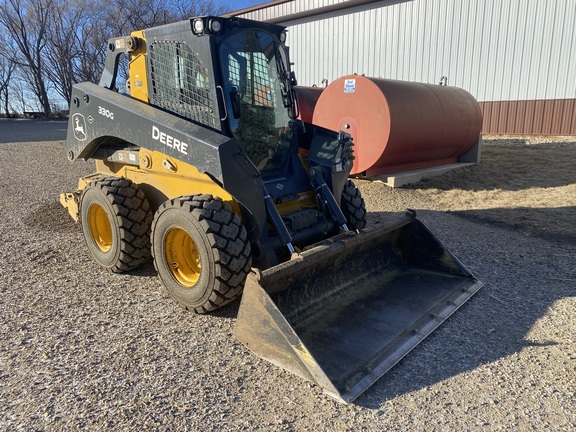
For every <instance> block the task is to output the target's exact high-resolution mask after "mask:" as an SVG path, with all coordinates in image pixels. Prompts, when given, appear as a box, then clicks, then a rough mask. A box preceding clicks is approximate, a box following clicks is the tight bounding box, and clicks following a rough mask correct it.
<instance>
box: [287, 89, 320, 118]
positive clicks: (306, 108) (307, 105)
mask: <svg viewBox="0 0 576 432" xmlns="http://www.w3.org/2000/svg"><path fill="white" fill-rule="evenodd" d="M294 90H296V96H297V97H298V108H299V109H300V113H299V116H298V118H299V119H300V120H303V121H305V122H306V123H312V118H313V116H314V108H315V107H316V103H317V102H318V99H319V98H320V95H321V94H322V92H323V91H324V87H304V86H296V87H294Z"/></svg>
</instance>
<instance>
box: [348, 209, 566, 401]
mask: <svg viewBox="0 0 576 432" xmlns="http://www.w3.org/2000/svg"><path fill="white" fill-rule="evenodd" d="M544 210H550V213H551V214H553V212H554V211H555V210H557V209H544ZM568 210H569V211H572V212H574V211H575V208H574V207H572V208H569V209H568ZM501 211H504V212H515V211H516V209H503V210H494V211H492V210H485V211H482V212H481V214H480V216H483V218H484V219H483V218H482V217H479V215H478V214H477V212H470V213H472V214H471V215H470V214H466V213H467V212H458V214H456V216H458V217H462V218H465V219H466V221H467V222H471V223H472V224H481V225H484V227H482V228H480V227H479V231H480V230H485V229H486V228H488V229H492V228H491V225H490V223H489V222H488V225H486V223H487V222H486V220H491V219H497V217H498V216H499V213H500V212H501ZM420 215H421V216H423V219H426V220H428V219H430V220H432V219H433V218H438V216H437V215H438V212H432V211H422V212H421V213H420ZM441 215H443V213H440V218H442V216H441ZM372 216H376V217H377V216H378V214H376V215H374V214H373V215H372ZM382 216H383V217H385V214H382ZM551 217H552V216H551ZM550 223H552V224H553V219H551V222H550ZM500 228H510V227H506V226H504V227H500V226H498V227H497V228H496V229H498V233H502V237H504V239H502V240H499V241H498V243H497V244H494V243H492V242H485V241H480V240H478V242H476V244H475V245H474V246H473V247H471V248H470V249H469V250H467V251H464V250H461V251H460V252H457V253H456V255H457V257H458V258H459V259H461V260H462V262H463V263H464V265H466V266H467V267H468V268H470V269H471V270H472V271H473V273H474V274H475V275H476V276H477V277H478V279H479V280H481V281H482V282H484V284H485V285H484V287H483V288H482V289H481V290H480V291H478V293H477V294H476V295H475V296H474V297H472V298H471V299H470V300H469V301H468V302H467V303H466V304H464V305H463V306H462V308H461V309H460V310H458V311H457V312H456V313H455V314H454V315H452V316H451V317H450V318H448V320H447V321H446V322H444V323H443V324H442V325H440V327H439V328H438V329H437V330H436V331H435V332H433V333H432V334H431V335H430V336H429V337H428V338H427V339H426V340H425V341H423V342H422V343H421V344H420V345H419V346H417V347H416V348H415V349H414V350H413V351H412V352H411V353H410V354H408V355H407V356H406V357H405V358H403V359H402V360H401V361H400V362H399V363H398V364H397V365H396V366H394V367H393V368H392V369H391V370H390V371H389V372H388V373H387V374H385V375H384V376H383V377H381V378H380V380H378V381H377V382H376V383H375V384H374V385H373V386H372V387H371V388H370V389H368V390H367V391H366V392H365V393H364V394H362V395H361V396H360V397H359V398H358V399H357V400H356V401H355V403H356V404H357V405H359V406H362V407H364V408H369V409H378V408H380V407H381V405H382V403H383V402H385V401H387V400H392V399H394V398H396V397H397V396H400V395H405V394H408V393H411V392H414V391H419V390H421V389H424V388H427V387H429V386H433V385H435V384H437V383H439V382H442V381H444V380H446V379H449V378H452V377H455V376H457V375H459V374H462V373H466V372H469V371H473V370H474V369H476V368H478V367H480V366H482V365H486V364H490V363H492V362H495V361H498V360H500V359H503V358H505V357H508V356H510V355H513V354H515V353H518V352H520V351H521V350H522V349H524V348H526V347H531V346H548V345H556V344H557V343H558V342H557V341H555V340H553V339H552V340H545V341H542V340H540V341H533V340H531V339H530V336H529V333H530V330H531V329H532V328H533V326H534V325H535V324H536V323H537V322H538V320H540V319H541V318H542V317H543V316H544V315H545V314H546V312H547V310H548V309H549V308H550V307H551V306H552V305H553V304H554V303H555V302H557V301H558V300H560V299H562V298H566V297H574V296H576V286H575V285H574V282H570V281H573V280H574V277H575V273H574V269H573V267H571V266H570V265H569V261H570V257H573V256H574V254H575V253H576V243H574V242H573V241H572V240H571V241H565V238H559V239H555V238H553V239H550V238H548V243H547V244H546V245H544V244H543V242H542V240H541V239H540V238H539V236H535V237H534V238H533V239H532V238H529V237H527V238H525V239H522V241H519V242H517V243H515V242H510V241H509V240H510V239H512V238H514V236H516V234H515V233H513V232H510V233H509V234H506V233H505V232H504V231H500ZM432 231H433V232H434V235H436V236H437V237H438V238H439V239H441V240H442V239H443V238H448V237H450V242H451V243H452V245H454V244H457V242H458V240H457V233H450V223H448V224H447V225H445V226H444V230H443V231H445V232H441V231H439V230H438V229H432ZM498 233H496V234H495V235H498ZM570 235H571V237H570V238H571V239H574V238H575V236H574V233H573V232H572V233H570ZM479 237H482V236H481V235H479ZM557 240H559V241H557ZM467 241H468V242H470V240H467ZM450 242H447V243H450ZM447 246H448V247H449V248H451V249H452V251H453V252H454V250H453V249H454V248H453V247H451V246H450V245H448V244H447ZM494 248H497V251H496V252H495V251H494ZM536 248H539V249H540V250H541V249H543V248H547V249H550V250H552V251H554V253H553V254H552V253H551V254H549V255H548V256H547V255H545V254H542V255H540V256H535V255H534V250H535V249H536Z"/></svg>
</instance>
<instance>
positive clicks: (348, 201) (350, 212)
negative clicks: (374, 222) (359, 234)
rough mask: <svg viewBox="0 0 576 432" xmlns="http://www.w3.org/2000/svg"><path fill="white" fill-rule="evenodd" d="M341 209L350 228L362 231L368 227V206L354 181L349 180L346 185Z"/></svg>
mask: <svg viewBox="0 0 576 432" xmlns="http://www.w3.org/2000/svg"><path fill="white" fill-rule="evenodd" d="M341 208H342V213H344V216H345V217H346V222H348V228H350V229H353V230H360V229H362V228H364V227H365V226H366V204H365V203H364V198H362V194H361V193H360V190H359V189H358V188H357V187H356V185H355V184H354V182H353V181H352V180H347V181H346V184H345V185H344V190H343V191H342V199H341Z"/></svg>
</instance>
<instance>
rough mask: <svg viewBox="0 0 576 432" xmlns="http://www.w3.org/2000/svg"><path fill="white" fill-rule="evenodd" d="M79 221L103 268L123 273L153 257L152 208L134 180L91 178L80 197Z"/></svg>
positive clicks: (92, 252) (95, 256) (97, 260)
mask: <svg viewBox="0 0 576 432" xmlns="http://www.w3.org/2000/svg"><path fill="white" fill-rule="evenodd" d="M80 221H81V224H82V231H83V233H84V240H85V241H86V245H87V246H88V250H89V251H90V254H91V255H92V257H93V258H94V260H96V262H97V263H98V265H100V267H102V268H103V269H105V270H107V271H109V272H112V273H122V272H125V271H128V270H132V269H134V268H136V267H138V266H139V265H141V264H143V263H144V262H146V261H148V260H149V259H150V223H151V221H152V212H151V211H150V205H149V203H148V200H146V197H145V196H144V192H142V191H141V190H140V189H139V188H138V186H137V185H136V184H134V183H132V181H130V180H128V179H125V178H119V177H103V178H100V179H97V180H94V181H92V182H91V183H90V184H89V185H88V186H86V188H85V189H84V191H83V192H82V196H81V198H80Z"/></svg>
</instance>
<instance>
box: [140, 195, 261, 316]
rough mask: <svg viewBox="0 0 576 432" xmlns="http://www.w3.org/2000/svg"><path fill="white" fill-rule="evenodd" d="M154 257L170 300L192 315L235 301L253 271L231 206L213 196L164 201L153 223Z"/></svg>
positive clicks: (245, 240)
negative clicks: (192, 312) (170, 297)
mask: <svg viewBox="0 0 576 432" xmlns="http://www.w3.org/2000/svg"><path fill="white" fill-rule="evenodd" d="M151 236H152V256H153V258H154V266H155V267H156V270H157V271H158V276H159V277H160V280H161V281H162V284H163V285H164V287H165V288H166V289H167V290H168V292H169V293H170V295H171V296H172V297H173V298H174V299H175V300H176V301H177V302H178V303H179V304H180V305H182V306H183V307H185V308H186V309H189V310H193V311H195V312H196V313H206V312H210V311H213V310H215V309H218V308H219V307H221V306H224V305H225V304H227V303H230V302H231V301H232V300H234V299H235V298H237V297H238V296H239V295H240V294H241V293H242V289H243V288H244V282H245V280H246V276H247V275H248V273H249V272H250V267H251V265H252V255H251V248H250V242H249V241H248V236H247V233H246V229H245V228H244V226H243V225H242V223H241V221H240V218H239V216H238V215H237V214H235V213H233V212H232V208H231V207H230V205H229V204H224V203H223V202H222V200H221V199H220V198H214V197H213V196H212V195H190V196H184V197H180V198H176V199H173V200H169V201H166V202H165V203H164V204H162V205H161V206H160V208H159V209H158V211H157V212H156V215H155V216H154V221H153V222H152V234H151Z"/></svg>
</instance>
